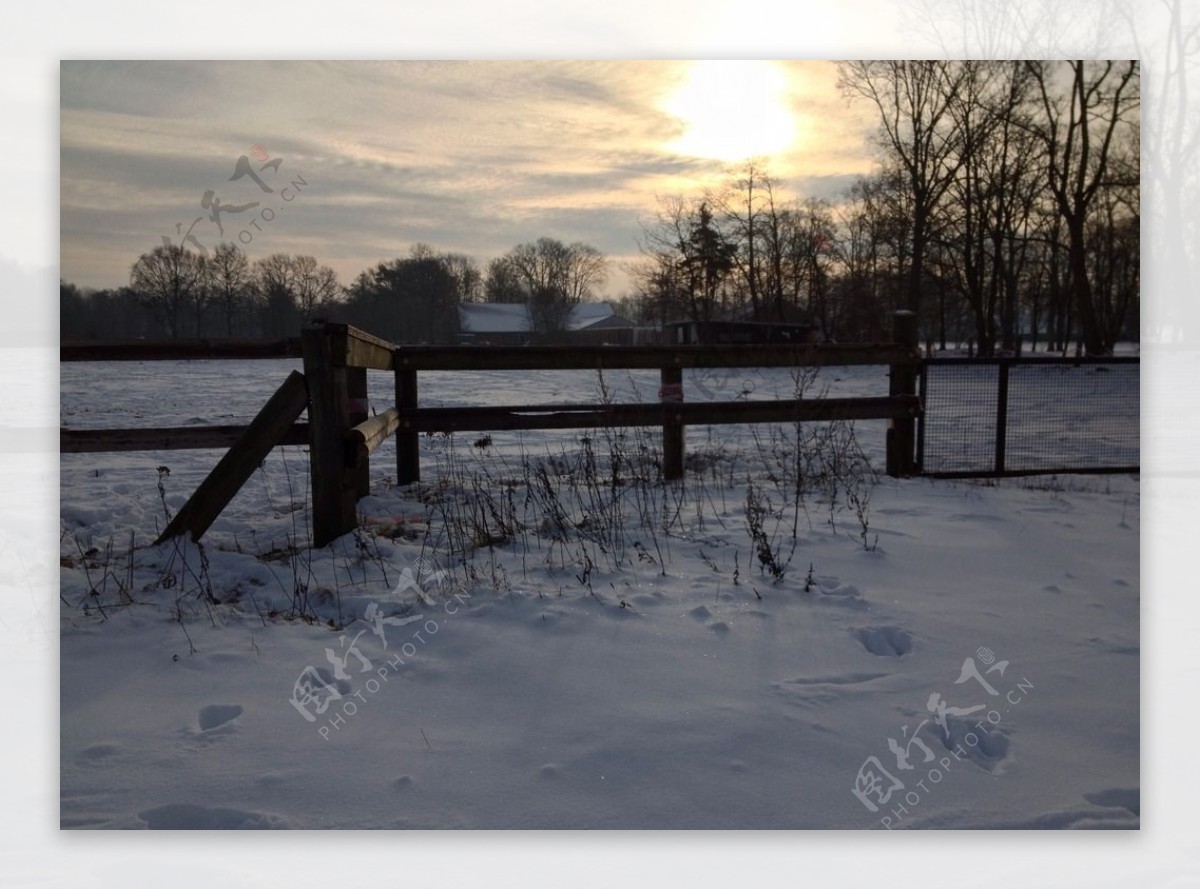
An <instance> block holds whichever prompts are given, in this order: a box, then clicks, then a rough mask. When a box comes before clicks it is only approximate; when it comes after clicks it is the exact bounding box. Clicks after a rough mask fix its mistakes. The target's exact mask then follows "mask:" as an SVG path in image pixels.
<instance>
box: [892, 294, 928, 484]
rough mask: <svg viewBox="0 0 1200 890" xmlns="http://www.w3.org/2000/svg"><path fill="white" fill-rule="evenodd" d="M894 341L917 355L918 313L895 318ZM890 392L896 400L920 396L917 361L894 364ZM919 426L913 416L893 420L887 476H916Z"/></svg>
mask: <svg viewBox="0 0 1200 890" xmlns="http://www.w3.org/2000/svg"><path fill="white" fill-rule="evenodd" d="M892 340H893V341H894V342H895V343H896V345H897V346H907V347H909V348H910V349H911V350H913V352H914V355H915V351H916V350H917V348H918V346H919V343H920V338H919V335H918V331H917V315H916V313H915V312H912V311H910V310H908V309H901V310H899V311H898V312H896V313H895V315H893V316H892ZM888 390H889V393H888V394H889V395H891V396H893V397H895V396H915V395H916V394H917V367H916V364H915V358H913V357H910V358H909V359H908V360H907V361H905V362H903V363H901V364H895V365H892V367H891V382H890V384H889V387H888ZM915 426H916V424H915V421H914V420H913V418H911V417H902V418H893V419H892V420H889V421H888V431H887V474H888V475H889V476H896V477H900V476H911V475H912V473H913V469H914V464H913V448H914V445H915V441H914V440H915V436H914V430H915Z"/></svg>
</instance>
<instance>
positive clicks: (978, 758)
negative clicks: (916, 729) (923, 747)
mask: <svg viewBox="0 0 1200 890" xmlns="http://www.w3.org/2000/svg"><path fill="white" fill-rule="evenodd" d="M980 713H982V712H980ZM978 723H979V721H978V720H975V721H972V720H969V719H964V718H962V717H953V716H948V717H946V726H945V728H943V727H941V726H937V725H936V724H934V722H933V721H932V720H931V721H930V722H929V723H927V724H925V727H924V729H923V730H922V734H926V733H928V734H929V735H930V736H931V737H932V738H935V739H937V741H938V742H940V743H941V745H942V746H943V747H944V748H945V749H946V750H947V751H950V752H954V753H955V754H956V756H957V757H959V758H962V759H964V760H969V761H971V762H972V763H974V764H975V765H976V766H978V767H979V768H980V769H984V770H987V771H988V772H989V773H990V772H995V771H996V769H997V768H998V767H1000V766H1001V765H1002V764H1003V762H1004V760H1005V758H1007V757H1008V732H1007V731H1006V730H1004V729H1002V728H1000V727H999V726H989V725H988V724H987V723H984V724H983V726H979V725H978ZM931 747H934V746H932V745H931ZM935 750H936V748H935Z"/></svg>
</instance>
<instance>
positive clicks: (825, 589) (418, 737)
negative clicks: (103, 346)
mask: <svg viewBox="0 0 1200 890" xmlns="http://www.w3.org/2000/svg"><path fill="white" fill-rule="evenodd" d="M297 365H298V363H296V362H289V361H278V362H219V363H218V362H192V363H177V364H172V363H158V362H155V363H143V364H122V365H107V366H98V365H88V364H66V365H63V366H62V368H61V422H62V424H63V425H65V426H75V427H113V426H136V425H139V424H141V425H147V426H150V425H173V424H185V423H196V422H208V423H214V424H225V423H238V422H244V421H246V420H248V419H249V417H251V416H252V415H253V414H254V412H255V411H257V410H258V408H259V407H260V406H261V404H262V403H263V401H265V399H266V397H267V396H268V395H269V394H270V392H271V391H273V389H274V388H275V387H276V386H277V385H278V384H279V383H280V382H281V381H282V380H283V379H284V377H285V376H286V374H287V372H288V371H289V370H290V369H291V368H293V367H296V366H297ZM885 374H886V369H883V368H858V369H852V368H839V369H828V370H826V371H825V372H823V374H822V375H821V377H820V378H819V380H818V382H817V384H816V390H817V391H819V390H821V389H823V388H824V387H825V386H826V385H828V388H829V392H830V394H833V395H879V394H884V393H886V386H887V381H886V376H885ZM533 380H534V382H533V383H530V381H529V380H528V379H522V378H518V377H514V376H513V375H509V374H503V373H477V374H472V375H462V374H453V375H452V374H433V373H431V374H425V375H422V378H421V385H422V401H423V404H428V405H453V404H472V403H474V404H504V403H513V402H537V401H545V402H564V401H581V402H583V401H592V400H594V399H595V397H596V390H597V387H598V382H597V380H596V379H595V377H594V375H589V374H585V373H582V372H578V373H569V372H556V373H547V374H544V375H537V376H536V378H533ZM605 384H606V386H608V387H609V389H610V391H611V393H612V394H613V395H614V397H615V398H617V399H618V400H630V401H632V400H645V401H649V400H652V399H653V397H654V393H655V389H656V387H657V380H656V375H655V374H654V373H643V374H638V373H635V374H633V375H630V374H622V375H614V376H613V377H611V378H609V379H606V381H605ZM685 384H686V386H687V398H688V399H689V400H698V399H704V398H720V399H727V398H734V397H738V396H739V395H743V394H744V397H747V398H770V397H773V396H776V395H780V396H790V395H791V394H792V387H793V381H792V380H791V379H790V378H789V376H788V375H787V374H786V372H778V371H775V372H757V371H749V372H742V371H738V372H734V373H733V374H730V375H724V374H723V373H718V374H716V375H708V376H685ZM390 388H391V380H390V378H389V377H388V376H387V375H385V374H378V375H371V396H372V404H373V407H375V408H378V409H382V408H385V407H387V406H388V405H390V403H391V397H390ZM856 429H857V434H858V440H859V443H860V444H861V445H862V447H863V450H864V452H865V454H866V456H867V458H869V460H870V461H871V463H872V464H873V465H874V466H875V467H879V466H881V465H882V450H883V424H882V422H879V423H860V424H857V426H856ZM786 433H787V431H786V430H784V431H783V434H782V435H781V436H777V437H772V436H771V435H770V433H769V431H767V430H765V429H764V428H758V434H759V435H758V438H757V440H756V439H755V437H754V435H753V434H752V432H751V429H750V428H745V427H742V428H739V427H724V428H713V429H712V430H711V431H708V430H704V429H690V430H689V432H688V448H689V452H693V453H695V454H696V455H697V457H696V458H695V459H694V462H693V471H692V472H690V473H689V475H688V478H687V479H686V480H685V481H684V483H683V485H682V486H661V485H658V486H642V487H640V488H637V490H636V491H632V492H631V493H629V494H628V495H626V496H625V499H624V500H623V501H622V502H621V503H620V505H619V509H618V508H617V507H614V506H612V505H611V504H610V505H608V506H607V507H605V506H604V505H603V504H602V505H600V506H601V507H602V508H603V509H600V510H599V511H598V515H602V516H609V517H618V516H619V517H620V518H619V519H618V518H611V519H610V520H609V521H608V524H607V525H605V524H604V523H598V524H597V523H593V524H592V525H591V526H588V525H586V524H584V525H578V523H579V520H581V519H582V518H583V516H584V515H585V514H587V513H588V512H589V511H588V510H587V509H586V506H585V505H584V506H581V503H580V502H579V501H572V502H570V503H567V493H568V492H576V493H579V492H583V493H585V494H586V493H588V492H593V491H594V490H595V486H593V487H591V488H589V487H588V485H587V484H586V482H581V481H580V480H581V479H582V477H583V474H585V472H586V467H585V465H586V460H585V454H586V450H587V447H588V446H585V445H584V444H583V443H581V441H580V434H579V433H577V432H571V431H563V432H553V433H541V434H531V433H525V434H522V435H521V436H518V434H515V433H513V434H499V433H496V434H493V435H492V437H491V442H490V443H489V444H486V446H484V444H483V443H481V444H480V446H479V447H476V445H475V439H476V438H477V437H474V436H469V435H468V436H458V437H456V442H455V443H454V445H453V447H451V446H449V445H448V444H447V443H446V442H445V441H444V440H439V439H438V438H437V437H430V438H429V439H428V440H427V442H426V445H427V448H428V454H426V455H424V457H423V467H424V482H423V483H422V485H421V486H419V487H415V488H412V489H407V490H404V489H396V488H394V487H392V486H391V484H390V482H391V479H394V449H392V448H391V447H390V446H385V447H384V448H383V449H381V451H380V452H378V453H377V455H376V457H375V459H374V460H373V463H372V493H371V495H370V497H368V498H366V499H365V500H364V501H362V502H361V504H360V508H361V510H362V512H363V514H364V517H365V519H366V523H365V525H364V533H363V534H361V535H358V536H353V535H351V536H346V537H345V538H343V539H341V540H340V541H338V542H336V543H335V544H334V545H333V546H331V547H329V548H324V549H322V550H310V549H309V548H308V547H307V546H306V538H307V532H306V521H307V486H308V479H307V460H306V455H305V454H304V453H303V449H300V448H285V449H277V450H276V451H275V452H274V453H273V455H272V457H271V458H270V459H269V460H268V461H267V462H266V464H265V465H264V467H263V469H262V471H261V472H260V473H258V474H256V476H255V477H254V478H253V479H252V480H251V483H250V484H249V485H248V486H247V487H246V489H245V490H244V491H243V492H242V493H241V494H240V495H239V496H238V498H237V499H235V501H234V503H233V504H232V505H231V507H230V508H229V510H228V511H227V512H226V514H224V515H223V516H222V518H221V519H220V520H218V522H217V523H216V525H215V526H214V527H213V529H212V530H211V531H210V532H209V534H208V535H206V536H205V538H204V540H203V545H204V546H203V550H202V551H201V550H199V549H197V548H195V547H186V548H184V547H182V546H176V545H172V544H167V545H163V546H161V547H158V548H154V547H152V546H150V545H151V542H152V541H153V539H154V537H155V536H156V534H157V531H158V529H159V528H161V527H162V523H163V521H164V518H165V510H164V507H165V508H167V509H170V510H175V509H178V507H179V506H180V505H181V504H182V503H183V501H184V500H185V499H186V497H187V495H188V494H190V493H191V491H192V490H194V488H195V486H196V485H197V484H198V483H199V481H200V480H201V479H202V478H203V477H204V475H205V474H206V473H207V471H208V470H209V469H210V468H211V466H212V465H213V464H215V462H216V460H217V459H219V457H220V454H219V453H218V452H205V451H199V452H170V453H160V454H153V453H150V454H108V455H63V456H62V460H61V511H60V523H61V525H60V532H61V539H60V560H61V566H62V567H61V592H62V600H61V628H62V636H61V751H60V769H61V814H60V815H61V825H62V826H63V827H72V828H74V827H95V828H117V827H129V828H142V827H149V828H210V827H252V828H257V827H263V828H271V827H284V828H319V827H355V828H365V827H371V828H374V827H415V828H506V827H513V828H515V827H531V828H893V829H896V828H1018V827H1019V828H1087V827H1103V828H1130V827H1137V826H1138V824H1139V818H1140V816H1139V814H1140V795H1139V788H1140V777H1139V737H1140V721H1139V694H1138V690H1139V677H1140V674H1139V661H1140V642H1139V591H1140V580H1139V549H1138V539H1139V528H1140V499H1139V497H1140V496H1139V483H1138V480H1137V479H1136V478H1130V477H1089V478H1083V477H1063V478H1049V479H1045V478H1044V479H1038V480H1025V481H1022V480H1009V481H1006V482H1004V483H1002V484H998V485H996V484H981V483H968V482H945V481H941V482H932V481H929V480H921V479H914V480H904V481H897V480H891V479H888V478H886V477H881V478H880V480H879V483H878V485H876V486H875V487H873V488H865V487H864V488H861V489H860V490H859V496H860V497H863V498H865V497H866V496H867V495H866V492H869V503H868V504H867V505H866V506H865V508H864V509H865V515H866V516H867V518H868V523H869V525H868V528H867V529H866V530H865V531H866V534H865V535H864V534H863V532H864V529H863V527H862V522H861V521H860V519H859V516H858V515H857V511H856V510H855V509H854V508H853V506H852V505H851V504H849V503H847V501H846V494H847V492H846V490H845V489H843V490H841V491H839V492H837V493H836V497H837V498H839V500H837V501H836V502H835V505H834V510H833V511H832V512H831V511H830V509H829V503H828V501H829V496H830V491H828V490H816V491H812V492H810V493H809V494H808V495H807V496H806V501H805V504H804V508H803V509H800V510H799V511H797V510H796V509H795V505H794V503H790V502H789V501H788V499H787V498H786V497H785V495H786V493H787V487H786V485H776V484H774V483H773V482H772V481H771V477H772V476H773V475H774V476H776V477H778V476H779V475H780V473H781V472H783V470H784V467H785V464H786V461H784V462H782V463H781V461H780V458H779V456H778V453H779V448H780V447H781V446H782V445H783V444H785V443H786ZM594 436H595V439H594V441H593V442H592V443H591V447H592V448H593V449H594V450H595V452H596V454H597V459H598V465H599V467H600V473H601V475H603V472H604V470H605V469H606V468H607V467H608V464H607V463H606V461H605V455H606V454H608V453H610V447H611V443H609V442H606V441H602V440H603V437H602V436H601V434H599V433H596V434H594ZM652 439H653V436H652V434H651V436H650V438H649V439H642V438H634V439H631V440H630V442H629V443H627V444H628V448H629V452H630V453H631V454H633V455H634V456H636V455H637V453H638V448H639V447H640V445H647V444H648V445H649V447H650V448H651V451H652V449H653V441H652ZM523 458H524V459H525V460H528V461H530V462H533V463H539V462H540V463H541V464H542V465H543V466H547V467H549V468H550V469H551V470H554V471H556V472H550V473H548V476H547V478H552V479H555V480H557V484H558V485H559V489H558V491H559V493H560V494H561V495H562V498H563V501H562V503H563V505H564V507H565V508H570V507H574V508H575V509H574V511H573V512H571V517H570V518H571V519H572V521H573V522H574V523H576V524H577V525H576V527H575V528H574V529H573V530H572V532H571V533H570V534H569V535H559V536H556V534H555V530H554V528H553V527H552V526H547V525H534V524H532V523H529V522H524V520H527V519H528V518H529V517H530V516H532V515H534V513H533V512H530V511H535V510H536V505H535V506H534V507H528V506H527V504H526V502H525V500H524V499H526V498H527V497H528V490H527V485H526V483H527V482H528V481H529V479H528V478H527V477H523V476H522V473H521V467H522V464H523ZM158 467H167V468H169V471H170V472H169V474H166V473H160V472H159V471H158V470H157V469H156V468H158ZM389 477H391V478H390V479H389ZM480 479H484V480H487V481H488V482H489V483H490V484H494V485H495V486H498V487H497V488H496V490H497V491H499V492H504V491H509V492H511V497H512V501H513V504H514V506H513V511H512V512H511V513H507V514H503V516H500V517H497V516H491V517H490V518H489V517H486V516H485V517H483V520H482V521H479V520H478V518H476V520H474V521H473V524H472V523H468V520H469V517H468V516H467V514H466V513H465V512H464V511H463V510H462V509H458V508H453V509H451V508H447V507H446V506H445V505H446V504H447V503H448V502H458V501H457V500H456V499H458V498H459V497H460V496H461V497H462V498H467V497H468V496H470V495H472V493H474V494H475V495H478V489H472V484H473V483H474V482H475V481H478V480H480ZM572 480H573V481H572ZM160 483H161V485H162V491H161V493H160V490H159V485H160ZM755 493H757V497H759V498H769V499H770V505H769V506H770V509H769V510H768V511H767V518H766V520H765V526H766V534H767V538H768V540H769V541H770V542H771V545H772V547H773V548H774V553H775V555H776V556H777V557H778V559H779V561H780V562H781V563H786V565H785V566H783V569H784V571H783V572H782V574H783V577H782V579H781V580H776V579H775V578H773V577H772V576H771V575H770V574H769V573H766V572H763V571H762V570H761V568H762V566H761V565H760V564H761V560H760V559H759V556H758V549H757V544H756V542H755V540H753V539H752V536H751V534H750V532H749V530H748V527H747V526H748V523H747V509H746V508H747V502H748V500H749V501H751V503H752V504H753V503H754V497H755V496H756V495H755ZM638 498H648V499H649V501H648V503H649V509H647V508H646V504H645V503H642V502H639V501H638ZM503 500H504V499H503V498H502V497H497V503H498V504H499V505H500V507H499V509H500V510H501V512H502V513H503V509H504V508H503ZM473 503H476V504H477V505H478V504H479V503H481V502H480V501H479V500H478V498H476V500H475V501H474V502H473ZM542 503H545V502H544V501H543V502H542ZM760 506H761V502H760ZM606 511H607V512H606ZM593 513H596V511H593ZM666 514H670V515H667V516H666V518H665V519H662V517H663V516H664V515H666ZM647 516H650V517H659V519H660V520H661V521H657V520H656V521H655V522H651V523H649V525H647V523H646V518H647ZM448 517H449V518H450V519H451V520H453V521H454V522H459V523H468V525H466V526H464V527H466V528H467V530H468V531H470V532H472V533H477V532H478V531H479V530H480V529H481V528H484V529H489V530H490V531H492V532H496V534H495V535H494V536H491V537H487V538H485V539H478V540H475V541H474V545H473V546H471V547H469V548H468V549H467V557H466V559H465V561H464V560H463V559H462V558H457V559H456V558H453V557H451V555H450V554H448V553H447V547H448V545H451V544H453V543H454V542H455V541H456V540H458V542H459V544H461V543H462V540H461V537H460V538H458V539H456V538H454V537H453V535H451V536H449V537H448V536H447V534H446V531H445V528H444V525H445V521H446V519H447V518H448ZM506 517H507V518H509V519H512V518H513V517H519V518H520V519H521V520H522V522H521V523H517V526H519V527H516V526H514V525H513V524H512V523H509V525H508V526H506V525H505V523H503V522H501V521H500V520H501V519H503V518H506ZM543 518H544V517H543ZM793 521H795V522H796V527H797V530H798V535H797V544H796V546H795V549H794V551H791V550H790V548H791V542H790V540H789V539H790V531H791V523H792V522H793ZM504 527H507V530H508V533H507V534H501V533H500V531H501V529H502V528H504ZM131 540H132V544H133V546H132V549H131V543H130V542H131ZM864 545H865V546H864ZM461 553H462V549H461V548H460V557H461ZM789 556H790V559H789V558H788V557H789ZM93 591H95V593H93ZM209 594H211V597H210V596H209Z"/></svg>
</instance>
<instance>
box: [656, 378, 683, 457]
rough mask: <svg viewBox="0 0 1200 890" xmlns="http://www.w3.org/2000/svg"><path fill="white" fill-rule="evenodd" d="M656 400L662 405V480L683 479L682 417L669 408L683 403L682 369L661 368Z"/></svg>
mask: <svg viewBox="0 0 1200 890" xmlns="http://www.w3.org/2000/svg"><path fill="white" fill-rule="evenodd" d="M660 381H661V386H660V387H659V390H658V400H659V402H661V403H662V405H663V478H664V479H682V478H683V417H682V416H681V415H680V414H679V413H678V412H672V411H671V408H670V406H671V405H677V404H679V403H681V402H682V401H683V369H682V368H677V367H670V368H663V369H662V371H661V376H660Z"/></svg>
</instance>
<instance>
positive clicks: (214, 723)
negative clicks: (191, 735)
mask: <svg viewBox="0 0 1200 890" xmlns="http://www.w3.org/2000/svg"><path fill="white" fill-rule="evenodd" d="M241 715H242V706H241V705H205V706H204V707H203V708H201V709H200V729H201V731H202V732H207V731H208V730H210V729H216V728H217V727H219V726H224V725H225V724H226V723H228V722H229V721H231V720H236V719H237V718H238V717H240V716H241Z"/></svg>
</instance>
